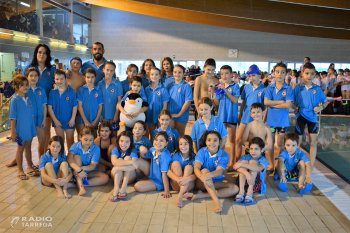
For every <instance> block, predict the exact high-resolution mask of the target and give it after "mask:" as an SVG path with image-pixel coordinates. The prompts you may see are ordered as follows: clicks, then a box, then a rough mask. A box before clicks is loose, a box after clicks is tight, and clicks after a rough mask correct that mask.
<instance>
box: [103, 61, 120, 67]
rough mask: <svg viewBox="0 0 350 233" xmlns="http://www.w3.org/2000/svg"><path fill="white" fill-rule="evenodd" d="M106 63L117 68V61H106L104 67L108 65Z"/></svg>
mask: <svg viewBox="0 0 350 233" xmlns="http://www.w3.org/2000/svg"><path fill="white" fill-rule="evenodd" d="M106 65H111V66H114V69H116V68H117V66H116V65H115V63H114V62H113V61H106V62H105V64H104V65H103V69H104V68H105V67H106Z"/></svg>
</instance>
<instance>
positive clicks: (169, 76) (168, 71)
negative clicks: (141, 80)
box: [160, 57, 175, 89]
mask: <svg viewBox="0 0 350 233" xmlns="http://www.w3.org/2000/svg"><path fill="white" fill-rule="evenodd" d="M173 70H174V63H173V60H171V58H170V57H165V58H163V60H162V69H161V76H162V78H161V79H160V83H161V84H162V85H163V86H164V87H165V88H167V89H168V87H169V86H170V85H172V84H174V83H175V80H174V76H173Z"/></svg>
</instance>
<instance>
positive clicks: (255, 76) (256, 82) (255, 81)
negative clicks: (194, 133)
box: [234, 65, 266, 162]
mask: <svg viewBox="0 0 350 233" xmlns="http://www.w3.org/2000/svg"><path fill="white" fill-rule="evenodd" d="M247 75H248V78H249V79H250V80H252V81H251V82H250V84H247V85H245V86H244V89H243V92H242V95H241V99H242V103H241V108H240V110H239V117H238V121H240V124H239V127H238V129H237V135H236V145H235V146H236V153H235V155H236V158H235V160H234V162H235V161H237V159H238V158H240V157H241V155H242V135H243V132H244V129H245V127H246V126H247V124H248V123H250V122H252V121H253V118H252V117H251V116H250V106H251V105H252V104H253V103H256V102H259V103H262V104H264V95H265V89H266V88H265V86H264V84H263V83H262V82H261V79H260V71H259V67H258V66H257V65H251V66H250V67H249V69H248V71H247Z"/></svg>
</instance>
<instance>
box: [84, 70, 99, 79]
mask: <svg viewBox="0 0 350 233" xmlns="http://www.w3.org/2000/svg"><path fill="white" fill-rule="evenodd" d="M86 74H93V75H95V78H96V76H97V74H96V70H94V69H93V68H87V69H86V70H85V71H84V76H85V75H86Z"/></svg>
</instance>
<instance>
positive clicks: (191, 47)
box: [92, 6, 350, 63]
mask: <svg viewBox="0 0 350 233" xmlns="http://www.w3.org/2000/svg"><path fill="white" fill-rule="evenodd" d="M92 39H93V41H94V42H95V41H101V42H102V43H104V45H105V48H106V53H105V57H106V58H107V59H119V60H143V59H146V58H153V59H157V60H159V59H160V57H165V56H169V57H172V56H173V55H175V56H176V60H205V59H207V58H209V57H213V58H214V59H216V60H222V61H224V60H232V61H280V60H283V61H294V62H302V61H303V58H304V57H305V56H309V57H311V59H312V61H315V62H339V63H346V62H349V54H350V46H349V44H350V41H349V40H335V39H324V38H312V37H301V36H289V35H280V34H271V33H263V32H253V31H244V30H236V29H229V28H220V27H214V26H207V25H201V24H194V23H187V22H181V21H174V20H169V19H162V18H156V17H151V16H146V15H139V14H134V13H130V12H124V11H119V10H114V9H110V8H104V7H99V6H93V8H92ZM229 49H238V51H239V52H238V58H235V59H233V58H229V57H228V50H229Z"/></svg>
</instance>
